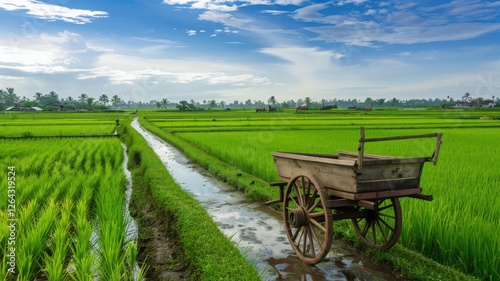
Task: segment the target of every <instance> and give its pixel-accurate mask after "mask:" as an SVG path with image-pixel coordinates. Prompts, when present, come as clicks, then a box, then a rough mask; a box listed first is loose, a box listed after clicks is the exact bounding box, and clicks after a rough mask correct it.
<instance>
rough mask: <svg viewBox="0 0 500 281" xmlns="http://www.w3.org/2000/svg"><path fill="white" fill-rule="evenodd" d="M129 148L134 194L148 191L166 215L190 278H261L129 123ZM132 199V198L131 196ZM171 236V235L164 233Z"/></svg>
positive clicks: (124, 135)
mask: <svg viewBox="0 0 500 281" xmlns="http://www.w3.org/2000/svg"><path fill="white" fill-rule="evenodd" d="M120 133H121V134H122V138H123V141H124V142H125V143H126V145H127V147H128V151H127V153H128V155H129V159H130V160H129V169H130V170H131V172H132V178H133V188H134V193H135V194H134V195H133V196H138V194H137V190H140V192H139V196H140V194H141V193H142V194H145V193H147V192H150V193H151V195H152V197H153V198H154V200H155V202H154V203H153V204H154V206H155V207H156V208H157V210H151V211H157V212H161V213H163V214H165V215H166V216H167V217H169V218H170V219H169V220H170V223H171V224H172V225H171V227H169V229H170V230H175V231H176V232H177V235H178V239H179V241H178V242H179V243H180V244H181V248H183V249H184V254H185V256H184V259H185V260H186V261H187V263H188V264H189V266H190V267H191V269H192V273H193V274H192V275H191V276H190V277H189V278H190V279H191V280H234V278H235V276H238V278H239V279H241V280H260V277H259V273H258V272H257V271H256V269H255V267H254V266H253V265H251V264H249V263H247V261H246V260H245V257H244V256H243V255H242V254H241V253H240V251H239V250H238V249H237V248H236V247H235V246H234V245H233V244H232V243H231V241H229V240H228V239H227V238H226V237H225V236H224V235H223V234H222V232H220V230H219V229H218V228H217V226H216V224H215V223H214V222H213V221H212V219H211V218H210V216H209V215H208V214H207V213H206V211H205V209H204V208H203V207H202V206H201V205H200V204H199V203H198V201H196V200H195V199H193V198H192V197H191V196H190V195H189V194H188V193H187V192H185V191H184V190H182V189H181V188H180V187H179V186H178V185H177V183H175V181H174V179H173V178H172V177H171V176H170V174H169V173H168V172H167V170H166V169H165V167H164V165H163V163H162V162H161V161H160V159H159V158H158V156H157V155H156V154H155V153H154V151H153V150H152V149H151V148H150V147H149V145H148V144H147V142H146V141H145V140H144V138H143V137H142V136H141V135H140V134H139V133H138V132H136V131H135V130H134V129H133V128H132V127H131V126H130V125H126V126H124V127H122V128H121V132H120ZM134 200H135V199H134ZM166 235H171V234H166Z"/></svg>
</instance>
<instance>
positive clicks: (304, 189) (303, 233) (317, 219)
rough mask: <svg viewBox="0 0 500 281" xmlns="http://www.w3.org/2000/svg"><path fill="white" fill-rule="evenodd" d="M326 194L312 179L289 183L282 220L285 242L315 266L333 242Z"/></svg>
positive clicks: (298, 178)
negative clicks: (285, 236)
mask: <svg viewBox="0 0 500 281" xmlns="http://www.w3.org/2000/svg"><path fill="white" fill-rule="evenodd" d="M326 203H327V201H326V191H325V190H324V189H323V188H322V187H320V186H319V185H318V184H317V182H316V180H314V178H312V177H310V176H308V175H298V176H296V177H294V178H293V179H292V180H291V181H290V182H288V185H287V188H286V191H285V194H284V199H283V204H284V206H283V217H284V221H285V232H286V234H287V237H288V241H289V242H290V245H291V246H292V248H293V250H294V251H295V253H296V254H297V255H298V256H299V258H300V259H301V260H303V261H305V262H307V263H309V264H315V263H318V262H320V261H321V260H323V259H324V258H325V256H326V255H327V254H328V252H329V251H330V247H331V243H332V239H333V226H332V212H331V210H330V209H329V208H328V207H327V206H326Z"/></svg>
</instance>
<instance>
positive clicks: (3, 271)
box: [0, 209, 11, 280]
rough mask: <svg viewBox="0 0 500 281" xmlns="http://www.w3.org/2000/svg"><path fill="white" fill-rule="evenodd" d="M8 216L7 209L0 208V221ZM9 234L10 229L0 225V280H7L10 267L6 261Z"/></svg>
mask: <svg viewBox="0 0 500 281" xmlns="http://www.w3.org/2000/svg"><path fill="white" fill-rule="evenodd" d="M8 218H9V214H8V213H7V211H4V210H3V209H2V210H0V221H3V222H6V221H7V219H8ZM9 236H10V229H9V228H7V227H0V250H1V252H0V261H1V264H0V280H7V276H8V274H7V272H8V271H7V270H8V268H10V265H8V262H9V261H10V257H8V255H7V254H6V253H8V252H9V248H10V246H11V245H8V238H9Z"/></svg>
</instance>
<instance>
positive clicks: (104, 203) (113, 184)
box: [96, 165, 127, 280]
mask: <svg viewBox="0 0 500 281" xmlns="http://www.w3.org/2000/svg"><path fill="white" fill-rule="evenodd" d="M104 170H105V171H104V173H103V174H104V177H103V179H104V180H103V181H102V182H101V184H100V186H99V190H98V193H97V196H96V214H97V219H98V221H99V244H100V257H99V264H100V275H101V278H103V279H104V280H121V278H122V277H123V275H124V273H125V272H126V266H125V258H124V257H125V255H124V251H125V248H124V247H125V231H126V226H127V225H126V222H125V220H124V217H123V206H124V200H125V198H124V187H125V179H124V177H123V174H122V177H116V176H113V174H112V173H113V169H112V167H110V165H106V166H105V167H104ZM117 206H118V208H117ZM120 206H122V207H120Z"/></svg>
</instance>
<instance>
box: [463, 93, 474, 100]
mask: <svg viewBox="0 0 500 281" xmlns="http://www.w3.org/2000/svg"><path fill="white" fill-rule="evenodd" d="M462 100H463V101H471V100H472V98H471V96H470V94H469V92H467V93H465V95H463V96H462Z"/></svg>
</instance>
